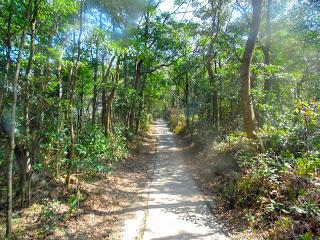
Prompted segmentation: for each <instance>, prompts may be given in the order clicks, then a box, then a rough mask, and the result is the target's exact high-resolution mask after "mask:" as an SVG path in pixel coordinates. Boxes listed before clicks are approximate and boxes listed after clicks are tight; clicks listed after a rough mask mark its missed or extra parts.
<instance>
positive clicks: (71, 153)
mask: <svg viewBox="0 0 320 240" xmlns="http://www.w3.org/2000/svg"><path fill="white" fill-rule="evenodd" d="M83 11H84V1H83V0H82V1H81V2H80V16H79V18H80V19H79V21H80V28H79V36H78V41H77V58H76V62H75V66H74V73H73V68H72V67H71V70H70V75H69V81H70V95H69V104H68V105H69V106H68V118H69V119H68V122H69V134H70V147H69V154H68V155H69V157H68V158H69V163H68V166H67V177H66V185H67V186H69V182H70V175H71V171H72V169H71V166H72V161H73V160H74V158H75V144H76V135H75V132H74V119H73V95H74V90H75V85H76V82H77V80H78V70H79V63H80V55H81V38H82V32H83Z"/></svg>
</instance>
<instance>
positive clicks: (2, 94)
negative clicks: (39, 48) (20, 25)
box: [0, 1, 13, 116]
mask: <svg viewBox="0 0 320 240" xmlns="http://www.w3.org/2000/svg"><path fill="white" fill-rule="evenodd" d="M8 7H9V9H8V11H9V16H8V25H7V39H6V48H7V49H6V62H5V65H4V77H3V83H2V85H1V88H0V116H1V113H2V105H3V100H4V97H5V95H6V92H7V91H6V87H7V83H8V75H9V68H10V54H11V21H12V12H13V5H12V1H9V6H8Z"/></svg>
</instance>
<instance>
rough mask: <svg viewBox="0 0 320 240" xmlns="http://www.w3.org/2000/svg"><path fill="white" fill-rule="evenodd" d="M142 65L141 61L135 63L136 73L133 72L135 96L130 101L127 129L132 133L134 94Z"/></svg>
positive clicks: (134, 106)
mask: <svg viewBox="0 0 320 240" xmlns="http://www.w3.org/2000/svg"><path fill="white" fill-rule="evenodd" d="M142 64H143V60H142V59H139V60H138V61H137V63H136V71H135V78H134V82H133V89H134V90H135V95H134V96H133V99H132V100H131V105H130V112H129V129H130V130H131V131H134V118H135V108H136V94H137V90H138V88H139V85H140V79H141V67H142Z"/></svg>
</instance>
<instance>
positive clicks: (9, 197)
mask: <svg viewBox="0 0 320 240" xmlns="http://www.w3.org/2000/svg"><path fill="white" fill-rule="evenodd" d="M31 7H32V0H29V2H28V5H27V9H26V12H25V19H26V23H25V25H24V27H23V30H22V34H21V39H20V46H19V53H18V58H17V62H16V70H15V73H14V76H13V79H12V92H13V94H12V106H11V121H10V136H9V151H8V173H7V174H8V192H7V216H6V237H7V238H9V239H10V237H11V230H12V225H11V219H12V166H13V154H14V148H15V130H16V106H17V88H18V80H19V73H20V66H21V59H22V54H23V50H24V44H25V41H26V34H27V31H28V23H29V19H30V12H31Z"/></svg>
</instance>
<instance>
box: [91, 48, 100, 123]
mask: <svg viewBox="0 0 320 240" xmlns="http://www.w3.org/2000/svg"><path fill="white" fill-rule="evenodd" d="M98 52H99V44H98V43H97V44H96V56H95V62H94V76H93V98H92V124H95V123H96V115H97V93H98V90H97V81H98Z"/></svg>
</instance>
